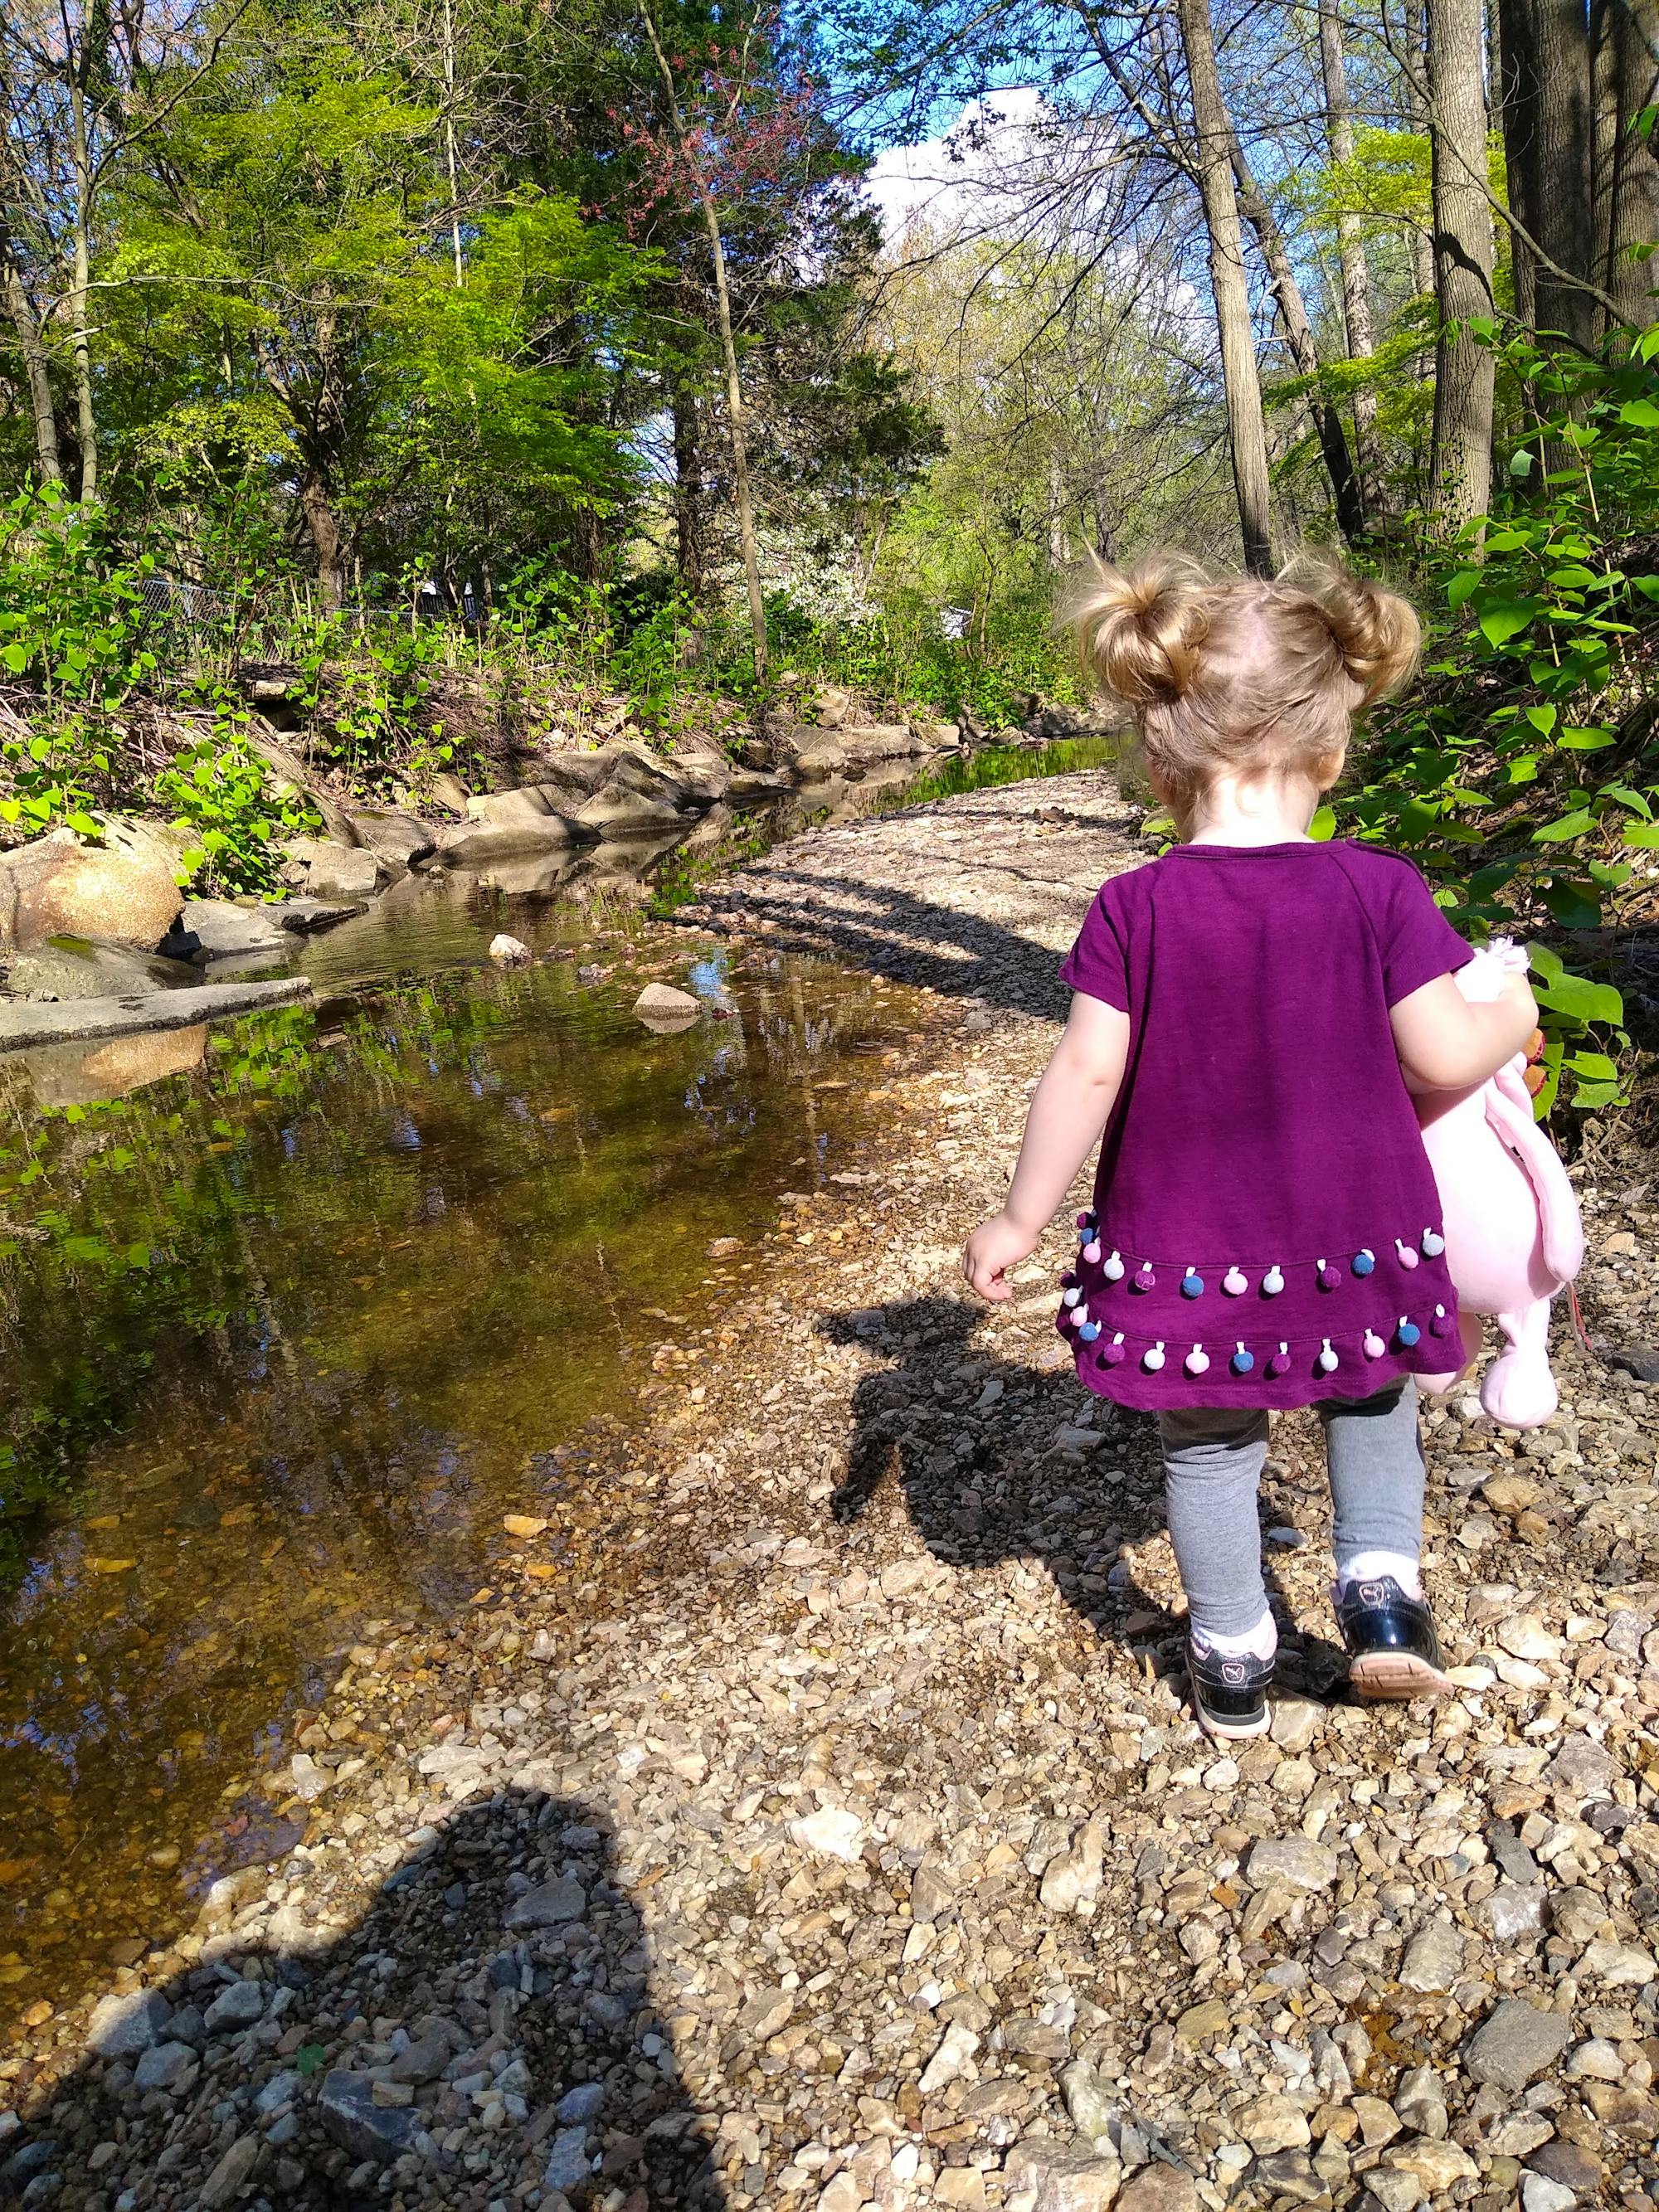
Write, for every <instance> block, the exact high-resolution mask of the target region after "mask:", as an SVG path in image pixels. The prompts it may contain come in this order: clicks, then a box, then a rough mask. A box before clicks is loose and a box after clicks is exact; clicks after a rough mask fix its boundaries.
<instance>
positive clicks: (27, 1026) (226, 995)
mask: <svg viewBox="0 0 1659 2212" xmlns="http://www.w3.org/2000/svg"><path fill="white" fill-rule="evenodd" d="M310 995H311V979H310V977H309V976H308V975H282V976H278V977H276V978H275V979H274V980H272V981H266V982H263V983H204V984H202V985H201V986H200V987H198V988H197V989H196V990H191V991H158V992H155V993H153V994H145V995H143V996H137V995H134V996H131V997H128V998H123V999H70V1000H59V1001H58V1002H57V1003H56V1004H50V1003H49V1004H45V1005H42V1004H40V1003H38V1002H36V1001H34V1000H6V1001H0V1053H9V1052H27V1051H28V1050H30V1049H31V1048H33V1046H35V1045H42V1044H63V1043H66V1042H70V1041H71V1040H76V1039H90V1038H93V1037H111V1036H136V1035H137V1034H138V1033H139V1032H140V1031H141V1030H182V1029H190V1028H192V1027H193V1026H194V1025H195V1024H196V1023H197V1022H216V1021H222V1020H224V1019H225V1018H228V1016H230V1015H232V1014H246V1013H250V1012H252V1011H253V1010H254V1008H256V1007H258V1006H290V1005H292V1004H293V1002H294V1001H295V1000H296V999H308V998H309V997H310Z"/></svg>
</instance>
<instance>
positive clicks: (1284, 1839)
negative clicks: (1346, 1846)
mask: <svg viewBox="0 0 1659 2212" xmlns="http://www.w3.org/2000/svg"><path fill="white" fill-rule="evenodd" d="M1247 1870H1248V1872H1249V1877H1250V1880H1251V1881H1252V1882H1253V1883H1254V1884H1255V1887H1256V1888H1257V1889H1274V1888H1277V1889H1299V1890H1304V1891H1307V1892H1310V1893H1311V1892H1316V1891H1319V1890H1322V1889H1329V1888H1330V1887H1332V1886H1333V1884H1334V1882H1335V1881H1336V1877H1337V1871H1338V1868H1337V1857H1336V1853H1335V1852H1334V1850H1331V1849H1330V1848H1329V1846H1328V1845H1327V1844H1316V1843H1311V1842H1310V1841H1309V1839H1308V1838H1307V1837H1306V1836H1278V1837H1267V1838H1264V1839H1263V1840H1262V1841H1261V1843H1259V1844H1253V1845H1252V1846H1251V1849H1250V1856H1249V1861H1248V1862H1247Z"/></svg>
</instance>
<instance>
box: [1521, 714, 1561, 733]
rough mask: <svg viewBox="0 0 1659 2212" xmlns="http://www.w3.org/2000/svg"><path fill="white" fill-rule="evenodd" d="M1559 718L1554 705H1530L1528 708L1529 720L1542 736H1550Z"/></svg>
mask: <svg viewBox="0 0 1659 2212" xmlns="http://www.w3.org/2000/svg"><path fill="white" fill-rule="evenodd" d="M1558 719H1559V717H1558V716H1557V714H1556V710H1555V708H1553V707H1528V709H1527V720H1528V721H1529V722H1530V723H1531V724H1532V726H1533V727H1534V730H1536V731H1537V732H1538V733H1539V735H1540V736H1541V737H1545V738H1547V737H1548V735H1549V733H1550V732H1551V731H1552V730H1553V728H1554V727H1555V725H1556V722H1557V720H1558Z"/></svg>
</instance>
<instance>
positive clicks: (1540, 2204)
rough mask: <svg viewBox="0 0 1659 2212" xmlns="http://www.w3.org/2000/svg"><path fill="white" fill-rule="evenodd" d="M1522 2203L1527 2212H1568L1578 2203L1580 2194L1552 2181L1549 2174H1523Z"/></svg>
mask: <svg viewBox="0 0 1659 2212" xmlns="http://www.w3.org/2000/svg"><path fill="white" fill-rule="evenodd" d="M1521 2202H1522V2205H1523V2206H1524V2208H1525V2212H1567V2208H1568V2206H1569V2205H1571V2204H1576V2203H1577V2202H1578V2192H1577V2190H1574V2189H1569V2188H1568V2187H1567V2186H1566V2185H1565V2182H1560V2181H1552V2180H1551V2179H1549V2177H1548V2175H1547V2174H1543V2173H1523V2174H1522V2177H1521Z"/></svg>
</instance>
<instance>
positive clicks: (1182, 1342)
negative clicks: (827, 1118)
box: [1059, 842, 1470, 1412]
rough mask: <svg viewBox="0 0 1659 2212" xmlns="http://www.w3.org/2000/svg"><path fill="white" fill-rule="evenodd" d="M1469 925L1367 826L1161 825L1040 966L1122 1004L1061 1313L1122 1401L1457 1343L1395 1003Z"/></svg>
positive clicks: (1146, 1406)
mask: <svg viewBox="0 0 1659 2212" xmlns="http://www.w3.org/2000/svg"><path fill="white" fill-rule="evenodd" d="M1469 957H1470V952H1469V948H1468V945H1465V944H1464V942H1463V940H1462V938H1460V937H1459V936H1458V935H1457V933H1456V932H1455V930H1454V929H1453V928H1452V927H1451V926H1450V924H1449V922H1448V921H1446V919H1445V917H1444V915H1443V914H1442V913H1441V912H1440V909H1439V908H1437V906H1436V905H1435V903H1434V901H1433V899H1432V898H1431V896H1430V892H1429V887H1428V885H1427V884H1426V883H1425V880H1424V878H1423V877H1422V876H1421V875H1420V874H1419V872H1418V871H1417V869H1416V868H1415V867H1414V866H1413V865H1412V863H1411V862H1410V861H1409V860H1401V858H1400V857H1399V856H1398V855H1397V854H1393V853H1388V852H1383V851H1382V850H1380V849H1379V848H1376V847H1375V846H1365V845H1351V844H1346V843H1341V842H1334V843H1331V844H1286V845H1266V846H1255V847H1242V846H1225V845H1179V846H1176V848H1174V849H1173V850H1172V851H1170V852H1169V853H1166V854H1164V857H1163V859H1162V860H1154V861H1152V863H1151V864H1150V865H1148V866H1145V867H1141V868H1136V869H1133V870H1132V871H1131V872H1129V873H1127V875H1121V876H1114V877H1112V878H1110V879H1109V881H1108V882H1107V883H1106V884H1103V886H1102V887H1101V890H1100V895H1099V896H1098V897H1097V899H1096V901H1095V902H1094V905H1093V906H1092V907H1091V909H1090V912H1089V917H1088V920H1087V921H1085V923H1084V925H1083V928H1082V931H1081V933H1080V934H1079V938H1078V940H1077V943H1076V945H1074V946H1073V949H1072V951H1071V954H1070V956H1069V957H1068V958H1067V959H1066V963H1065V965H1064V966H1063V967H1062V968H1061V969H1060V976H1061V980H1062V981H1065V982H1066V983H1068V984H1069V985H1070V986H1071V987H1072V989H1073V990H1074V991H1082V992H1085V993H1086V994H1088V995H1089V996H1090V997H1091V998H1095V999H1101V1000H1104V1001H1105V1002H1106V1004H1107V1005H1108V1006H1116V1007H1118V1008H1120V1009H1121V1011H1122V1012H1125V1013H1127V1015H1128V1017H1129V1054H1128V1060H1127V1067H1126V1070H1125V1073H1124V1079H1123V1085H1122V1089H1121V1091H1120V1092H1119V1094H1118V1098H1117V1102H1116V1104H1115V1106H1114V1108H1113V1110H1112V1115H1111V1118H1110V1120H1109V1121H1108V1123H1107V1125H1106V1134H1105V1139H1104V1141H1103V1145H1102V1146H1101V1153H1100V1165H1099V1168H1098V1169H1097V1171H1096V1176H1095V1196H1094V1206H1093V1207H1092V1209H1091V1212H1089V1213H1088V1214H1086V1215H1085V1216H1083V1217H1082V1218H1080V1219H1079V1258H1078V1262H1077V1267H1076V1269H1075V1271H1074V1272H1073V1273H1070V1274H1068V1275H1067V1276H1066V1279H1065V1285H1066V1287H1065V1303H1064V1304H1062V1306H1061V1308H1060V1322H1059V1325H1060V1331H1061V1334H1063V1335H1065V1336H1066V1338H1067V1339H1068V1340H1070V1341H1071V1343H1072V1346H1073V1350H1074V1352H1075V1354H1076V1358H1077V1367H1078V1373H1079V1376H1080V1377H1081V1379H1082V1380H1083V1382H1084V1383H1086V1384H1087V1385H1088V1387H1089V1389H1091V1390H1094V1391H1097V1392H1098V1393H1099V1394H1100V1395H1101V1396H1103V1397H1106V1398H1113V1399H1115V1400H1116V1401H1117V1402H1118V1403H1119V1404H1120V1405H1122V1406H1133V1407H1139V1408H1140V1409H1142V1410H1144V1411H1147V1412H1159V1411H1162V1410H1163V1409H1164V1408H1165V1407H1183V1406H1217V1405H1237V1406H1252V1407H1259V1406H1268V1407H1291V1406H1305V1405H1309V1404H1310V1403H1312V1402H1313V1401H1315V1400H1316V1399H1322V1398H1365V1397H1369V1396H1370V1395H1371V1394H1372V1392H1373V1391H1376V1390H1380V1389H1383V1388H1384V1387H1385V1386H1386V1385H1388V1384H1389V1383H1393V1382H1395V1381H1396V1380H1397V1379H1398V1378H1399V1377H1400V1376H1402V1375H1405V1374H1407V1373H1409V1372H1411V1371H1413V1370H1417V1371H1419V1372H1421V1373H1425V1374H1443V1373H1444V1372H1445V1371H1446V1370H1447V1369H1448V1368H1449V1367H1453V1366H1455V1365H1457V1364H1459V1363H1460V1362H1461V1360H1462V1348H1461V1346H1460V1344H1459V1342H1458V1338H1457V1332H1456V1315H1457V1302H1456V1297H1455V1293H1454V1291H1453V1290H1452V1286H1451V1279H1450V1277H1449V1274H1448V1273H1447V1271H1446V1262H1445V1258H1444V1252H1445V1243H1444V1239H1443V1235H1442V1231H1441V1219H1440V1200H1439V1197H1438V1194H1437V1192H1436V1189H1435V1184H1434V1176H1433V1174H1432V1172H1431V1169H1430V1167H1429V1163H1428V1157H1427V1155H1426V1153H1425V1152H1424V1149H1423V1140H1422V1138H1421V1137H1420V1136H1419V1133H1418V1127H1417V1117H1416V1115H1415V1114H1414V1113H1413V1110H1412V1102H1411V1097H1410V1095H1409V1094H1408V1092H1407V1089H1406V1085H1405V1081H1404V1079H1403V1078H1402V1076H1401V1072H1400V1062H1399V1060H1398V1058H1397V1057H1396V1055H1395V1044H1394V1037H1393V1033H1392V1031H1391V1030H1390V1029H1389V1007H1390V1006H1393V1005H1395V1002H1396V1001H1397V1000H1401V999H1403V998H1406V997H1407V996H1408V995H1409V994H1411V993H1412V992H1413V991H1415V990H1419V989H1420V988H1421V987H1422V986H1423V985H1424V984H1425V983H1428V982H1431V981H1433V980H1434V978H1435V977H1436V976H1437V975H1448V974H1449V973H1450V972H1451V971H1452V970H1453V969H1457V968H1461V967H1462V965H1463V963H1464V962H1465V961H1467V960H1468V958H1469Z"/></svg>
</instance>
